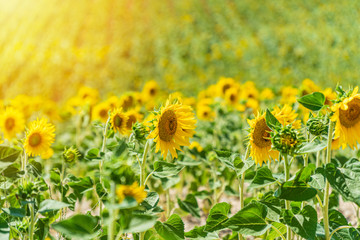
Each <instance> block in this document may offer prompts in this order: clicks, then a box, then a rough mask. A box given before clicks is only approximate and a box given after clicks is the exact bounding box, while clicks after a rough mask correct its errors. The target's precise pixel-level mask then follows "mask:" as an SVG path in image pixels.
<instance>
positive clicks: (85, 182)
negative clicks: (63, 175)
mask: <svg viewBox="0 0 360 240" xmlns="http://www.w3.org/2000/svg"><path fill="white" fill-rule="evenodd" d="M69 178H70V182H69V183H68V185H69V186H70V187H71V188H72V189H73V190H74V193H75V194H76V196H77V197H78V198H79V199H80V198H81V196H82V194H84V193H85V192H86V191H90V190H92V189H93V186H94V182H93V180H92V179H91V178H90V177H84V178H77V177H75V176H70V177H69Z"/></svg>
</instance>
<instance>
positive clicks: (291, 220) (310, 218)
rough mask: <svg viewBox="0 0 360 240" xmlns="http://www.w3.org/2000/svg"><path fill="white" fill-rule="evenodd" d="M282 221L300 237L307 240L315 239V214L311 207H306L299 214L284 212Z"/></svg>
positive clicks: (289, 211)
mask: <svg viewBox="0 0 360 240" xmlns="http://www.w3.org/2000/svg"><path fill="white" fill-rule="evenodd" d="M284 221H285V223H286V225H288V226H290V228H291V230H293V231H294V232H295V233H296V234H298V235H300V236H301V237H303V238H305V239H308V240H312V239H315V233H316V224H317V213H316V210H315V209H314V208H313V207H312V206H310V205H306V206H305V207H304V208H303V209H302V210H301V212H300V213H299V214H294V213H293V212H292V211H291V210H285V212H284Z"/></svg>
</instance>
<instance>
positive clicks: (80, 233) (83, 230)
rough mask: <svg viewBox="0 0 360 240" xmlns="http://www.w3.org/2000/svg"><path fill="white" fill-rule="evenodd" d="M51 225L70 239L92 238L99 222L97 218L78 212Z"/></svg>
mask: <svg viewBox="0 0 360 240" xmlns="http://www.w3.org/2000/svg"><path fill="white" fill-rule="evenodd" d="M51 227H52V228H53V229H55V230H56V231H58V232H60V233H62V234H64V235H65V236H67V237H68V238H71V239H93V238H94V237H95V236H96V235H97V230H98V228H99V224H98V219H97V218H95V217H93V216H89V215H80V214H79V215H75V216H72V217H70V218H68V219H65V220H63V221H60V222H57V223H53V224H52V225H51Z"/></svg>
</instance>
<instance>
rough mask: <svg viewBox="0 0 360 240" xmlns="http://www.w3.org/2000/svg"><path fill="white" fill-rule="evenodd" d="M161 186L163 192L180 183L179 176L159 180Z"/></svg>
mask: <svg viewBox="0 0 360 240" xmlns="http://www.w3.org/2000/svg"><path fill="white" fill-rule="evenodd" d="M160 181H161V186H162V188H163V189H164V190H167V189H170V188H171V187H173V186H175V185H176V184H178V183H179V182H180V177H179V176H177V175H176V176H172V177H167V178H160Z"/></svg>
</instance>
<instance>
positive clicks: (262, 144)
mask: <svg viewBox="0 0 360 240" xmlns="http://www.w3.org/2000/svg"><path fill="white" fill-rule="evenodd" d="M248 123H249V125H250V134H249V138H250V148H251V151H250V156H251V157H252V158H253V159H254V161H255V163H256V164H260V166H261V165H262V163H264V162H265V163H266V162H268V161H271V159H276V158H277V157H278V156H279V152H277V151H275V150H272V149H271V146H272V144H271V139H270V132H271V129H270V128H269V127H268V126H267V125H266V121H265V114H262V115H258V116H257V117H256V118H255V119H252V120H248Z"/></svg>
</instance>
